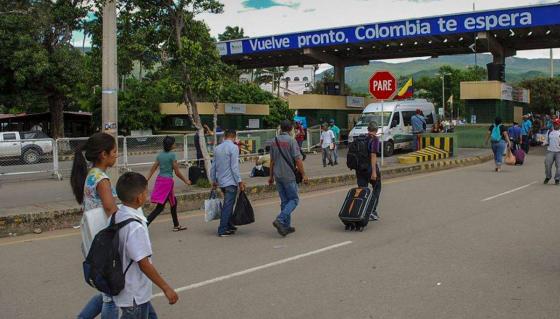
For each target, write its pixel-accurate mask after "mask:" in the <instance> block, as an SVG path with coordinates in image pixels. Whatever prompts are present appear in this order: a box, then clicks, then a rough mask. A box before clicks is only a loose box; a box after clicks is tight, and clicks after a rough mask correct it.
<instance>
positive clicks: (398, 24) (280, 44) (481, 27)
mask: <svg viewBox="0 0 560 319" xmlns="http://www.w3.org/2000/svg"><path fill="white" fill-rule="evenodd" d="M559 24H560V5H558V4H554V5H544V6H535V7H523V8H512V9H503V10H494V11H485V12H472V13H465V14H458V15H446V16H441V17H430V18H420V19H410V20H402V21H394V22H383V23H374V24H365V25H358V26H352V27H342V28H334V29H325V30H318V31H309V32H302V33H291V34H285V35H275V36H267V37H259V38H249V39H243V40H233V41H227V42H218V43H217V47H218V51H219V52H220V55H222V56H227V55H235V54H252V53H263V52H271V51H281V50H291V49H302V48H315V47H323V46H333V45H344V44H360V43H368V42H375V41H386V40H399V39H407V38H416V37H424V36H444V35H448V34H449V35H451V34H458V33H469V32H479V31H492V30H504V29H506V30H507V29H517V28H530V27H540V26H546V25H559Z"/></svg>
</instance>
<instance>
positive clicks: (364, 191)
mask: <svg viewBox="0 0 560 319" xmlns="http://www.w3.org/2000/svg"><path fill="white" fill-rule="evenodd" d="M376 201H377V198H376V197H375V196H374V195H373V191H372V190H371V189H370V188H361V187H357V188H352V189H351V190H350V191H349V192H348V195H346V199H345V200H344V204H343V205H342V208H341V209H340V213H338V217H339V218H340V220H341V221H342V223H343V224H344V225H345V226H346V230H358V231H363V230H364V228H365V227H366V226H367V224H368V222H369V215H370V213H371V212H372V211H373V207H374V205H375V202H376Z"/></svg>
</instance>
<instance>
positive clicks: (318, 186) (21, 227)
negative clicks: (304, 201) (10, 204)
mask: <svg viewBox="0 0 560 319" xmlns="http://www.w3.org/2000/svg"><path fill="white" fill-rule="evenodd" d="M491 159H493V156H492V155H483V156H475V157H469V158H464V159H445V160H439V161H434V162H426V163H419V164H413V165H407V166H401V167H393V168H387V169H383V170H382V174H383V179H391V178H396V177H402V176H409V175H416V174H422V173H428V172H435V171H442V170H447V169H452V168H458V167H464V166H471V165H477V164H481V163H484V162H487V161H489V160H491ZM355 179H356V177H355V175H354V174H353V173H349V174H342V175H336V176H325V177H318V178H313V179H311V180H310V181H309V184H308V185H302V186H301V188H300V191H301V192H303V193H306V192H313V191H318V190H323V189H328V188H333V187H339V186H346V185H354V183H355ZM246 192H247V194H248V195H249V197H250V198H251V199H252V200H260V199H266V198H272V197H276V196H277V194H276V189H275V187H274V186H269V185H258V186H252V187H248V189H247V191H246ZM208 195H209V191H208V190H202V191H199V192H195V193H188V194H178V195H177V200H178V203H179V206H178V209H179V210H180V211H193V210H199V209H200V207H201V206H202V204H203V203H204V200H205V199H207V198H208ZM151 209H152V205H151V204H146V205H145V206H144V211H150V210H151ZM165 213H168V211H166V212H165ZM81 216H82V212H81V209H80V207H79V206H78V205H73V206H72V207H68V208H66V209H55V210H50V211H38V212H36V213H27V214H18V215H12V216H4V217H0V238H1V237H9V236H16V235H22V234H28V233H32V232H42V231H50V230H56V229H62V228H70V227H72V226H75V225H78V224H79V222H80V219H81Z"/></svg>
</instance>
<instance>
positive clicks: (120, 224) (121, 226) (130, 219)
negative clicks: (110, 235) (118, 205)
mask: <svg viewBox="0 0 560 319" xmlns="http://www.w3.org/2000/svg"><path fill="white" fill-rule="evenodd" d="M114 216H115V214H113V215H112V216H111V222H112V223H114V222H115V217H114ZM132 222H139V223H140V224H142V222H141V221H140V220H138V219H136V218H129V219H126V220H123V221H122V222H120V223H118V224H116V227H117V230H120V229H121V228H123V227H124V226H126V225H128V224H130V223H132ZM132 263H134V260H131V261H130V262H129V263H128V266H126V269H125V271H124V273H123V275H124V276H126V272H127V271H128V269H129V268H130V266H132Z"/></svg>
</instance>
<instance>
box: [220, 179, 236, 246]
mask: <svg viewBox="0 0 560 319" xmlns="http://www.w3.org/2000/svg"><path fill="white" fill-rule="evenodd" d="M222 192H223V193H224V205H223V206H222V216H221V217H220V228H218V235H220V234H223V233H225V232H227V231H228V230H230V229H231V221H230V220H231V214H232V213H233V207H234V205H235V199H236V198H237V186H227V187H223V188H222Z"/></svg>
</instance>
